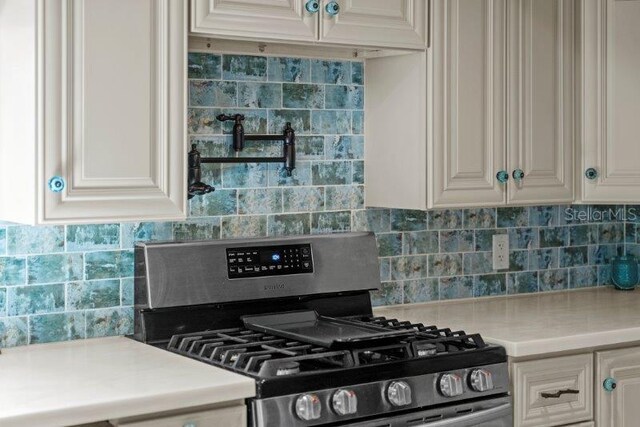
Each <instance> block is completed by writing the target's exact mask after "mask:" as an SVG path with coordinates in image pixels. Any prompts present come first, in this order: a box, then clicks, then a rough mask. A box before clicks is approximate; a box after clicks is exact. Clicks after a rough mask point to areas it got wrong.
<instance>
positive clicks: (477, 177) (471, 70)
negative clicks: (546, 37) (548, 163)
mask: <svg viewBox="0 0 640 427" xmlns="http://www.w3.org/2000/svg"><path fill="white" fill-rule="evenodd" d="M432 22H433V42H432V55H433V57H432V70H433V72H432V74H431V75H430V76H429V79H430V82H429V88H430V90H432V93H433V96H432V97H431V98H430V100H431V102H432V103H433V104H432V105H431V106H430V109H431V111H432V117H433V118H432V122H430V123H428V125H427V126H428V128H430V129H429V145H430V151H431V154H432V155H431V165H430V167H431V172H432V173H431V175H429V176H430V177H432V180H433V182H432V194H431V197H430V199H431V203H430V205H431V206H430V207H451V206H474V205H477V206H480V205H482V206H484V205H488V204H502V203H504V201H505V190H504V185H503V184H500V183H499V182H498V181H497V179H496V173H497V172H498V171H500V170H502V169H504V167H505V158H504V156H505V123H504V116H505V109H504V107H505V102H504V97H505V83H504V81H505V75H504V74H505V72H504V70H505V68H506V65H505V60H504V57H505V52H504V48H505V26H506V18H505V0H434V1H433V19H432Z"/></svg>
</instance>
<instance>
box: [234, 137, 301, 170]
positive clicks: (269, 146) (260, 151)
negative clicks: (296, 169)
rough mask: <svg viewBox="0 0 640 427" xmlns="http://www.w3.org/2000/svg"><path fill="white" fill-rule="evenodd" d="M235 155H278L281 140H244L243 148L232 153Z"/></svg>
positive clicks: (280, 152) (280, 150)
mask: <svg viewBox="0 0 640 427" xmlns="http://www.w3.org/2000/svg"><path fill="white" fill-rule="evenodd" d="M296 148H297V146H296ZM296 154H297V150H296ZM236 155H237V156H238V157H240V158H242V157H280V156H282V141H245V142H244V148H243V150H242V151H240V152H238V153H235V152H234V153H233V156H236ZM298 159H299V158H298ZM263 165H264V164H263Z"/></svg>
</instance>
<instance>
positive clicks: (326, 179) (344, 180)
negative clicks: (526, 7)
mask: <svg viewBox="0 0 640 427" xmlns="http://www.w3.org/2000/svg"><path fill="white" fill-rule="evenodd" d="M311 182H312V183H313V185H345V184H351V182H352V180H351V162H348V161H333V162H313V164H312V166H311Z"/></svg>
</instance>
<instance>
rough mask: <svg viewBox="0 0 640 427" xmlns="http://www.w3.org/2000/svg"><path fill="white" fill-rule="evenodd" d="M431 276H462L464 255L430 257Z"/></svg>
mask: <svg viewBox="0 0 640 427" xmlns="http://www.w3.org/2000/svg"><path fill="white" fill-rule="evenodd" d="M428 266H429V276H430V277H441V276H459V275H460V274H462V254H435V255H429V260H428Z"/></svg>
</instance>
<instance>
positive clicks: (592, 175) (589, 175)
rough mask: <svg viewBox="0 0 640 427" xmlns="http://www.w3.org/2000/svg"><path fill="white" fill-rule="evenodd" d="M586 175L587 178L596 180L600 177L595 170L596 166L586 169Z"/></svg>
mask: <svg viewBox="0 0 640 427" xmlns="http://www.w3.org/2000/svg"><path fill="white" fill-rule="evenodd" d="M584 176H586V177H587V179H591V180H594V179H596V178H597V177H598V171H597V170H595V168H589V169H587V170H586V171H584Z"/></svg>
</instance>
